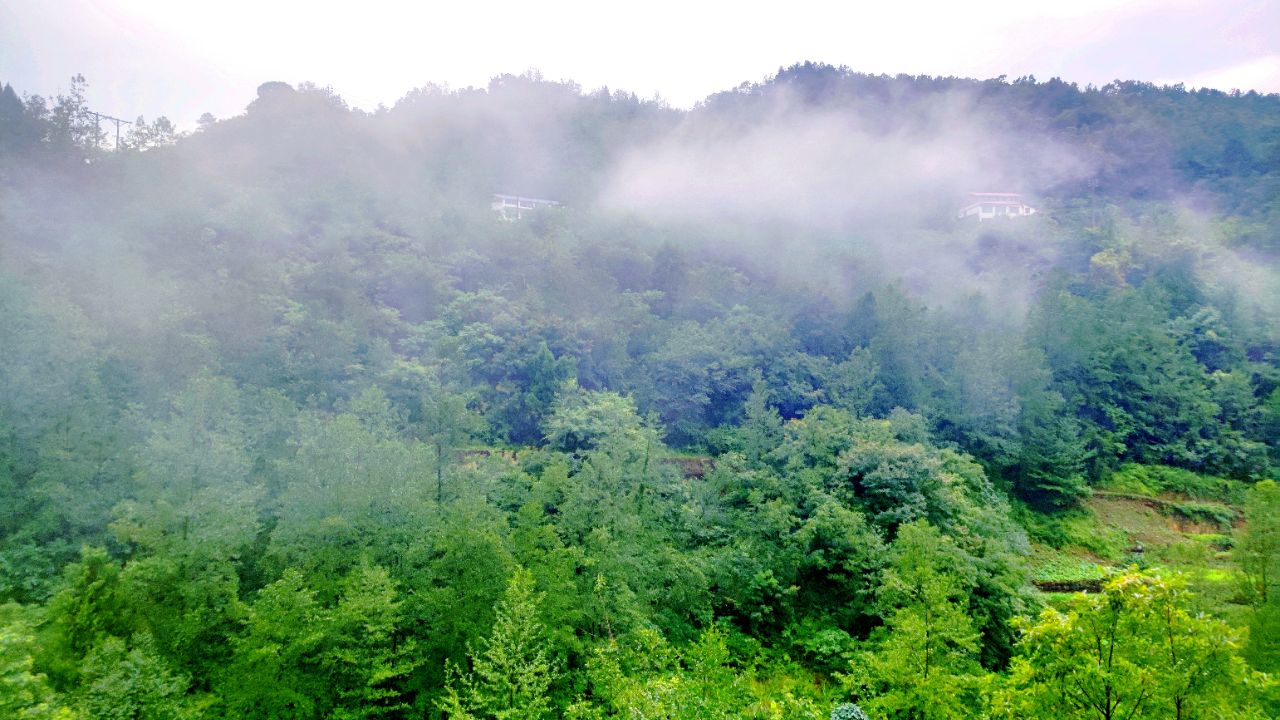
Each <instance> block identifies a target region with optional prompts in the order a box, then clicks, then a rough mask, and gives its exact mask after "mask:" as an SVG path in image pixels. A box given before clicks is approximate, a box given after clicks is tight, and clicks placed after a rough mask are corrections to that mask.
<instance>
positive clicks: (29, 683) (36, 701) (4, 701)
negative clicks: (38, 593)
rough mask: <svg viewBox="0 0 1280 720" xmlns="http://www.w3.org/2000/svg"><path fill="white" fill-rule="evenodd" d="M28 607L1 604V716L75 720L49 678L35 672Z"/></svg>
mask: <svg viewBox="0 0 1280 720" xmlns="http://www.w3.org/2000/svg"><path fill="white" fill-rule="evenodd" d="M33 625H34V623H33V617H32V613H31V611H30V610H29V609H28V608H24V607H22V606H20V605H16V604H14V603H9V604H7V605H0V716H3V717H6V718H13V719H14V720H73V717H74V715H73V714H72V712H71V711H70V710H68V709H67V708H65V707H63V706H62V705H61V703H59V702H58V698H57V695H56V694H55V693H54V691H53V688H52V687H50V686H49V682H48V678H46V677H45V676H44V675H43V674H42V673H38V672H36V671H35V660H34V654H35V653H36V652H37V646H36V634H35V630H34V629H33Z"/></svg>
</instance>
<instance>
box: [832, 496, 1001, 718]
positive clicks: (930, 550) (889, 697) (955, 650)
mask: <svg viewBox="0 0 1280 720" xmlns="http://www.w3.org/2000/svg"><path fill="white" fill-rule="evenodd" d="M963 557H964V556H963V554H962V553H960V551H959V549H958V548H956V547H955V545H954V544H953V543H952V542H951V541H950V539H948V538H947V537H945V536H944V535H942V534H941V533H940V532H938V530H937V529H936V528H934V527H932V526H930V525H929V524H928V523H927V522H924V521H916V522H911V523H907V524H905V525H903V526H901V527H900V528H899V529H898V537H897V538H896V539H895V540H894V542H893V546H892V548H891V550H890V560H889V566H888V568H886V569H885V571H884V576H883V582H882V583H881V585H880V588H879V589H878V590H877V592H876V595H877V598H878V600H879V602H880V605H881V608H882V611H881V612H882V613H883V615H884V618H885V627H884V629H883V631H881V633H880V640H879V642H878V643H877V645H876V646H875V649H874V650H872V651H870V652H865V653H862V654H861V655H860V656H859V658H858V659H857V660H855V661H854V662H855V667H854V672H853V673H851V674H849V675H847V676H845V683H846V686H848V687H850V688H851V689H853V690H854V691H856V692H858V693H859V694H860V695H865V694H869V695H870V696H871V697H870V698H869V699H868V700H867V701H866V705H867V707H868V708H870V709H871V711H872V713H873V714H877V713H881V714H884V715H885V716H887V717H901V718H911V719H917V718H918V719H919V720H943V719H948V718H963V717H969V716H970V715H971V712H970V710H969V708H970V707H971V705H972V694H973V685H974V682H973V681H974V679H975V678H976V677H977V676H978V675H980V674H981V668H980V666H979V665H978V662H977V659H978V648H979V639H980V633H979V632H978V630H977V629H976V628H975V627H974V624H973V621H972V620H971V619H970V618H969V615H968V613H967V609H968V593H967V586H968V584H969V582H970V581H969V580H968V579H967V578H965V577H963V576H961V575H957V572H958V571H959V572H963V568H964V567H965V565H964V560H963Z"/></svg>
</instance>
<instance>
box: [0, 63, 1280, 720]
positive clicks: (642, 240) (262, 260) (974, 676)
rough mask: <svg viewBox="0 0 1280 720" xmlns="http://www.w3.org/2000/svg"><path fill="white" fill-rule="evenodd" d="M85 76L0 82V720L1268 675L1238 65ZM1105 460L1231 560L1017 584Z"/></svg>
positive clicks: (511, 708) (1017, 696)
mask: <svg viewBox="0 0 1280 720" xmlns="http://www.w3.org/2000/svg"><path fill="white" fill-rule="evenodd" d="M85 87H86V85H85V80H84V78H83V77H78V78H76V79H75V81H74V82H73V83H72V86H71V88H72V89H71V91H70V92H69V94H68V95H65V96H59V97H56V98H53V99H45V98H40V97H37V96H32V95H21V94H19V90H21V89H17V90H15V89H14V88H11V87H9V86H8V85H5V86H4V87H3V88H2V89H0V497H4V498H5V499H6V502H5V503H0V602H3V603H6V604H4V605H0V710H3V711H4V712H5V713H10V714H14V715H15V716H16V717H37V718H43V717H58V718H91V717H136V718H151V717H156V718H161V717H163V718H217V717H228V718H229V717H263V718H313V717H314V718H322V717H342V718H347V717H352V718H354V717H375V716H385V717H424V716H426V717H450V718H465V717H475V718H503V717H547V718H550V717H556V718H560V717H565V718H607V717H681V718H683V717H691V718H692V717H698V718H721V717H723V718H730V717H733V718H738V717H755V718H783V717H787V718H791V717H812V718H825V717H828V716H829V717H832V718H835V717H837V716H839V717H859V716H860V715H859V713H865V716H867V717H871V718H969V717H973V718H979V717H981V718H997V717H1001V718H1003V717H1010V718H1012V717H1037V716H1041V715H1044V714H1049V713H1050V712H1052V713H1054V714H1063V713H1065V714H1067V715H1069V716H1070V717H1082V718H1083V717H1104V718H1109V717H1125V718H1157V717H1159V718H1166V717H1178V718H1193V717H1221V716H1224V715H1223V713H1228V712H1235V713H1237V715H1236V716H1238V717H1267V716H1270V715H1271V714H1274V713H1275V712H1276V711H1277V708H1278V707H1280V705H1278V704H1277V703H1280V699H1278V698H1280V696H1278V695H1277V694H1276V689H1275V686H1274V684H1273V680H1272V679H1271V677H1270V676H1269V675H1267V674H1266V673H1271V672H1275V671H1276V670H1277V668H1278V667H1280V651H1278V650H1277V647H1278V646H1277V642H1278V641H1277V638H1278V637H1280V633H1278V632H1277V627H1280V621H1278V619H1280V610H1277V607H1280V605H1278V602H1280V590H1277V589H1276V587H1275V585H1276V582H1277V581H1278V580H1280V569H1277V567H1276V563H1277V562H1278V558H1280V551H1278V550H1277V540H1276V538H1275V537H1274V536H1275V527H1274V525H1275V521H1274V518H1275V517H1276V514H1277V512H1280V510H1277V499H1276V492H1275V481H1276V480H1277V479H1278V477H1280V476H1278V473H1280V444H1278V443H1280V265H1278V264H1277V257H1278V255H1280V96H1277V95H1259V94H1257V93H1252V92H1251V93H1243V94H1242V93H1222V92H1218V91H1209V90H1197V91H1188V90H1186V89H1184V88H1182V87H1159V86H1155V85H1151V84H1147V83H1140V82H1120V81H1118V82H1115V83H1112V84H1109V85H1106V86H1104V87H1101V88H1096V87H1086V88H1080V87H1077V86H1075V85H1073V84H1070V83H1065V82H1063V81H1061V80H1058V79H1053V80H1049V81H1047V82H1040V81H1036V80H1035V79H1034V78H1029V77H1027V78H1019V79H1016V80H1012V81H1011V80H1008V79H1005V78H999V79H994V80H981V81H980V80H969V79H961V78H937V77H926V76H920V77H911V76H897V77H888V76H872V75H864V74H859V73H854V72H851V71H849V70H847V69H845V68H833V67H830V66H824V65H815V64H810V63H805V64H801V65H796V66H793V67H790V68H785V69H781V70H780V71H779V72H778V73H777V74H776V75H775V76H773V77H771V78H769V79H767V80H765V81H762V82H759V83H745V84H743V85H741V86H739V87H738V88H735V89H732V90H728V91H725V92H722V93H718V94H716V95H712V96H711V97H709V98H707V99H706V100H705V101H704V102H702V103H700V104H699V105H698V106H696V107H694V108H693V109H691V110H687V111H686V110H677V109H673V108H670V107H668V106H666V105H664V104H662V103H661V102H656V101H650V100H642V99H640V98H637V97H636V96H635V95H633V94H630V93H625V92H617V91H610V90H609V89H607V88H602V89H599V90H594V91H589V92H584V91H583V89H582V88H580V87H578V86H576V85H574V84H573V83H570V82H563V81H561V82H554V81H548V80H545V79H543V78H541V77H540V76H538V75H537V74H536V73H528V74H525V75H520V76H514V75H505V76H501V77H498V78H495V79H494V80H493V81H491V82H490V84H489V85H488V87H486V88H465V89H450V88H446V87H439V86H433V85H427V86H424V87H422V88H420V89H417V90H414V91H411V92H410V93H408V94H407V95H406V96H405V97H404V98H402V99H401V100H400V101H399V102H398V103H396V105H395V106H394V107H391V108H379V109H378V110H376V111H373V112H365V111H361V110H357V109H352V108H349V107H348V106H347V104H346V103H345V102H344V101H343V100H342V98H341V97H340V96H339V95H338V94H336V93H335V92H334V91H333V90H332V89H330V88H325V87H319V86H316V85H312V84H303V85H301V86H298V87H293V86H290V85H288V84H286V83H280V82H268V83H265V84H263V85H262V86H261V87H260V88H259V90H258V94H257V97H256V98H254V99H252V101H251V102H250V103H249V104H248V106H247V108H246V110H245V112H244V113H243V114H241V115H238V116H235V117H231V118H224V119H217V118H213V117H211V116H209V117H205V118H202V119H201V121H200V124H199V127H198V128H196V129H195V130H193V131H191V132H179V131H178V130H177V129H176V128H175V127H174V125H173V124H172V123H170V122H169V121H168V120H167V119H164V118H158V119H155V120H153V121H150V122H148V121H146V120H145V119H143V118H138V120H137V122H136V123H135V124H134V125H133V126H131V127H130V128H129V129H128V130H127V131H126V132H125V133H124V134H123V135H122V138H121V142H120V146H119V148H118V149H116V145H115V138H114V128H113V132H112V133H111V136H110V137H108V134H107V133H106V132H105V131H104V129H103V127H102V126H101V125H100V124H99V122H98V121H97V120H96V119H95V118H94V116H93V115H92V114H91V113H90V112H89V111H90V108H89V107H88V105H87V103H86V99H85ZM993 191H994V192H1018V193H1022V194H1023V195H1024V197H1025V198H1026V199H1027V201H1028V202H1030V203H1031V204H1033V205H1034V206H1035V207H1036V209H1037V211H1038V212H1037V213H1036V214H1035V215H1032V216H1029V217H1025V218H1017V219H1009V220H1000V219H997V220H996V221H991V222H982V223H978V222H976V221H975V220H974V219H973V218H965V219H957V218H956V210H957V209H958V208H959V207H960V206H961V205H963V204H965V203H966V202H967V199H966V198H967V194H968V193H969V192H993ZM495 193H502V194H508V195H519V196H523V197H530V198H545V199H550V200H556V201H558V202H560V203H561V205H560V206H559V207H555V208H541V209H538V210H536V211H533V212H530V213H529V214H528V215H526V216H524V217H523V218H521V219H519V220H513V219H512V218H510V217H504V216H502V215H500V214H499V213H497V212H495V211H494V210H493V209H492V208H491V205H490V203H491V200H492V197H493V195H494V194H495ZM1140 492H1141V493H1151V496H1150V497H1151V498H1154V499H1151V500H1150V501H1149V502H1150V503H1152V504H1155V503H1165V504H1166V505H1170V506H1173V505H1172V504H1173V503H1174V502H1175V500H1176V508H1175V509H1177V510H1178V512H1183V513H1187V514H1189V517H1192V518H1193V521H1194V522H1200V523H1203V522H1207V521H1205V520H1204V518H1206V517H1209V518H1210V519H1213V518H1216V517H1218V516H1215V515H1213V513H1215V512H1216V513H1219V514H1220V515H1221V513H1225V512H1228V511H1229V510H1230V508H1234V507H1239V508H1242V510H1240V511H1239V515H1238V517H1237V516H1234V515H1233V516H1230V517H1227V516H1225V515H1224V516H1222V517H1225V518H1226V519H1225V520H1223V522H1224V523H1225V527H1226V530H1224V531H1223V532H1222V533H1209V532H1204V533H1201V534H1203V535H1206V536H1209V535H1213V537H1209V538H1208V539H1206V540H1205V542H1206V543H1209V542H1211V543H1219V544H1221V543H1227V546H1226V548H1227V549H1223V550H1222V553H1223V554H1224V556H1229V560H1230V563H1231V565H1230V567H1231V568H1232V569H1231V570H1230V571H1229V572H1228V571H1222V572H1225V573H1228V574H1229V576H1230V578H1231V582H1232V585H1231V586H1232V587H1233V588H1236V590H1233V591H1232V593H1230V594H1229V596H1224V597H1219V596H1218V595H1214V594H1212V593H1205V592H1202V591H1201V588H1200V587H1199V586H1196V585H1194V583H1193V582H1191V581H1189V580H1188V579H1187V578H1185V577H1183V576H1182V575H1180V574H1179V573H1178V572H1175V571H1174V570H1173V569H1170V568H1168V567H1161V566H1160V564H1159V563H1156V562H1150V561H1148V560H1147V559H1145V557H1146V556H1143V555H1142V553H1143V549H1142V548H1141V547H1138V548H1136V549H1132V548H1128V547H1125V548H1122V549H1121V551H1119V552H1121V553H1127V554H1125V555H1124V557H1125V558H1127V560H1126V562H1123V563H1118V564H1120V565H1130V564H1132V567H1127V568H1122V569H1120V570H1118V571H1117V572H1116V573H1114V574H1113V575H1110V576H1108V577H1107V578H1106V580H1105V582H1098V583H1096V584H1095V585H1092V586H1090V587H1089V588H1088V589H1089V590H1090V591H1091V592H1090V593H1088V594H1082V595H1078V596H1074V597H1070V598H1057V599H1055V598H1051V597H1046V594H1045V593H1042V592H1040V591H1039V590H1037V589H1036V587H1037V586H1035V585H1033V584H1032V580H1033V574H1034V573H1033V569H1032V564H1033V560H1034V557H1033V554H1034V552H1036V551H1035V548H1037V547H1041V546H1054V547H1057V546H1059V545H1063V544H1070V543H1073V542H1074V543H1086V544H1087V543H1088V542H1094V543H1095V545H1092V546H1090V547H1093V548H1095V549H1097V552H1096V553H1095V554H1096V555H1098V556H1102V555H1103V554H1104V553H1103V551H1102V550H1101V549H1098V548H1102V547H1103V546H1102V543H1104V542H1106V539H1105V538H1103V539H1094V540H1092V541H1090V540H1089V539H1084V540H1081V539H1080V538H1079V537H1078V535H1079V533H1076V534H1075V535H1073V534H1072V533H1073V532H1074V531H1073V529H1072V528H1073V527H1074V526H1073V525H1072V523H1074V522H1076V520H1075V518H1079V517H1080V516H1081V513H1082V512H1085V510H1084V509H1083V504H1084V503H1085V502H1086V501H1087V500H1088V499H1089V498H1090V497H1093V496H1094V495H1097V494H1109V495H1122V494H1124V493H1128V494H1129V495H1133V496H1134V497H1141V498H1147V497H1148V496H1147V495H1134V494H1135V493H1140ZM1159 493H1165V494H1162V495H1159V497H1156V495H1157V494H1159ZM1170 494H1171V495H1170ZM1170 498H1174V499H1173V500H1171V499H1170ZM1143 501H1144V502H1147V500H1143ZM1197 502H1198V503H1199V504H1198V505H1197V504H1196V503H1197ZM1213 503H1219V504H1213ZM1228 506H1230V507H1228ZM1160 507H1164V505H1161V506H1160ZM1224 507H1228V509H1227V510H1222V509H1220V508H1224ZM1188 522H1192V521H1188ZM1233 523H1234V527H1233ZM1196 527H1197V528H1199V525H1197V526H1196ZM1221 537H1226V540H1222V539H1220V538H1221ZM1113 554H1116V553H1113ZM1117 557H1119V555H1117ZM1129 560H1132V561H1133V562H1132V563H1130V562H1129ZM1086 640H1087V642H1086ZM1095 641H1096V642H1095ZM1101 642H1106V643H1112V644H1114V645H1115V652H1108V655H1107V658H1106V661H1105V662H1100V661H1099V659H1098V657H1097V653H1098V652H1099V650H1098V648H1099V647H1101V645H1100V644H1099V643H1101ZM1064 678H1065V679H1070V680H1071V682H1070V683H1069V684H1068V683H1066V682H1065V681H1064ZM1068 685H1069V687H1068ZM833 708H834V710H833ZM841 713H843V714H841Z"/></svg>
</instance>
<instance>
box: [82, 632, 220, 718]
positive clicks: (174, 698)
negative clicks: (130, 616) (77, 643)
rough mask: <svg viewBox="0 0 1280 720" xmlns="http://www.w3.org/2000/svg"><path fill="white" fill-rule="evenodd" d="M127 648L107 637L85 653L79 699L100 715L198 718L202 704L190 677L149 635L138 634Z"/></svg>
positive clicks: (88, 711)
mask: <svg viewBox="0 0 1280 720" xmlns="http://www.w3.org/2000/svg"><path fill="white" fill-rule="evenodd" d="M132 645H133V647H132V648H131V647H129V646H128V645H127V644H126V643H125V642H124V641H123V640H120V639H119V638H113V637H112V638H107V639H106V640H104V641H103V643H102V644H101V645H100V646H98V647H97V648H95V649H94V651H93V652H92V653H90V654H89V656H88V657H86V658H85V661H84V665H83V667H82V668H81V676H82V678H83V680H82V683H81V685H80V688H79V690H78V691H77V692H76V693H75V697H76V701H77V703H78V704H79V705H80V706H82V707H83V708H84V710H85V713H86V714H87V715H88V716H89V717H91V718H95V719H97V718H101V719H102V720H197V719H198V718H200V717H203V711H202V709H201V704H200V702H199V701H198V700H196V699H195V698H193V697H191V696H189V695H188V694H187V689H188V687H189V686H190V684H191V681H190V678H188V677H186V676H183V675H181V674H179V673H176V672H174V671H173V669H172V668H171V667H169V665H168V663H166V662H165V660H164V659H163V658H162V657H161V656H160V655H159V654H158V653H157V652H156V649H155V647H154V644H153V643H152V642H151V638H150V637H149V636H147V635H139V636H136V637H135V638H134V640H133V643H132Z"/></svg>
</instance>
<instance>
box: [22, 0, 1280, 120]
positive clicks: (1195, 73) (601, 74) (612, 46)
mask: <svg viewBox="0 0 1280 720" xmlns="http://www.w3.org/2000/svg"><path fill="white" fill-rule="evenodd" d="M804 60H813V61H817V62H825V63H830V64H832V65H847V66H849V67H850V68H852V69H853V70H856V71H862V72H870V73H888V74H897V73H909V74H930V75H956V76H966V77H980V78H988V77H997V76H1000V75H1006V76H1008V77H1010V78H1013V77H1018V76H1022V75H1034V76H1036V77H1037V78H1038V79H1041V80H1045V79H1048V78H1050V77H1055V76H1057V77H1061V78H1063V79H1065V80H1068V81H1074V82H1078V83H1080V84H1082V85H1083V84H1086V83H1093V84H1095V85H1101V84H1105V83H1107V82H1109V81H1111V80H1115V79H1133V80H1146V81H1153V82H1158V83H1176V82H1183V83H1186V84H1187V85H1189V86H1194V87H1201V86H1203V87H1215V88H1219V89H1224V90H1231V89H1235V88H1239V89H1242V90H1250V89H1252V90H1258V91H1260V92H1280V2H1277V0H1128V1H1120V0H1065V1H1064V0H1043V1H1039V0H982V1H978V0H974V1H971V2H955V1H941V2H918V1H916V0H897V1H895V2H864V1H861V0H845V1H844V2H812V1H809V0H791V1H790V2H786V3H768V4H766V3H758V2H752V1H750V0H737V1H736V2H720V1H719V0H715V1H705V2H698V1H696V0H649V1H648V2H645V3H634V2H633V3H625V4H624V3H611V2H607V1H604V0H591V1H580V0H571V1H565V2H557V1H555V0H544V2H536V3H535V2H510V0H488V1H487V2H483V3H480V2H460V1H457V0H455V1H453V2H448V3H443V2H438V1H437V0H418V1H417V2H393V1H390V0H363V1H362V2H359V3H337V2H324V1H323V0H311V1H309V2H293V1H288V2H284V1H281V2H272V1H271V0H256V1H248V0H220V1H219V2H201V3H192V2H184V1H183V0H112V1H107V0H5V1H4V2H2V3H0V82H9V83H11V84H12V85H13V86H14V88H15V89H16V90H17V91H18V92H19V93H20V94H26V93H32V94H39V95H44V96H53V95H57V94H58V93H59V92H65V91H66V90H67V89H68V87H69V85H70V82H69V79H70V77H71V76H72V75H74V74H76V73H81V74H83V75H84V76H85V77H86V78H87V79H88V81H89V91H88V100H89V104H90V106H91V107H92V108H93V109H94V110H97V111H99V112H103V113H108V114H112V115H117V116H120V117H124V118H127V119H132V118H135V117H137V116H139V115H145V116H146V117H148V118H154V117H156V116H158V115H165V116H167V117H169V118H170V119H172V120H174V121H175V122H177V123H178V124H179V125H180V126H183V127H190V126H192V125H193V124H194V123H195V120H196V118H197V117H199V116H200V115H201V114H202V113H205V112H210V113H212V114H213V115H214V116H216V117H220V118H225V117H229V116H232V115H236V114H239V113H240V112H242V111H243V110H244V107H245V106H246V105H247V104H248V103H249V102H250V101H251V100H253V98H254V97H255V89H256V88H257V86H258V85H259V84H261V83H263V82H265V81H268V80H283V81H285V82H289V83H294V84H296V83H298V82H302V81H311V82H315V83H316V84H318V85H322V86H325V85H328V86H331V87H333V89H334V90H336V91H337V92H338V93H339V94H340V95H342V97H343V98H344V99H346V100H347V102H348V103H349V104H351V105H353V106H356V107H361V108H364V109H367V110H372V109H374V108H376V107H377V106H378V105H379V104H384V105H388V106H390V105H394V104H395V102H396V100H398V99H399V98H400V97H402V96H403V95H404V94H405V93H406V92H408V91H409V90H411V89H413V88H416V87H421V86H423V85H426V84H429V83H435V84H441V85H448V86H450V87H454V88H460V87H467V86H484V85H485V84H487V82H488V80H489V78H491V77H493V76H495V75H498V74H501V73H517V74H518V73H522V72H524V71H526V70H530V69H536V70H538V71H540V72H541V73H542V75H543V76H544V77H546V78H548V79H553V80H573V81H575V82H577V83H579V84H580V85H582V86H583V88H584V89H587V90H592V89H595V88H598V87H601V86H607V87H609V88H611V89H615V90H628V91H631V92H635V93H636V94H638V95H640V96H641V97H645V98H651V97H654V96H659V97H661V98H663V99H665V100H666V101H667V102H669V103H670V104H672V105H673V106H677V107H690V106H692V105H693V104H694V103H696V102H697V101H699V100H701V99H703V98H705V97H706V96H707V95H709V94H711V93H714V92H718V91H721V90H727V89H730V88H733V87H736V86H737V85H739V84H741V83H743V82H751V81H759V80H763V79H764V78H766V77H767V76H769V75H771V74H773V73H775V72H776V71H777V70H778V69H779V68H780V67H783V66H787V65H791V64H794V63H796V62H801V61H804Z"/></svg>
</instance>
